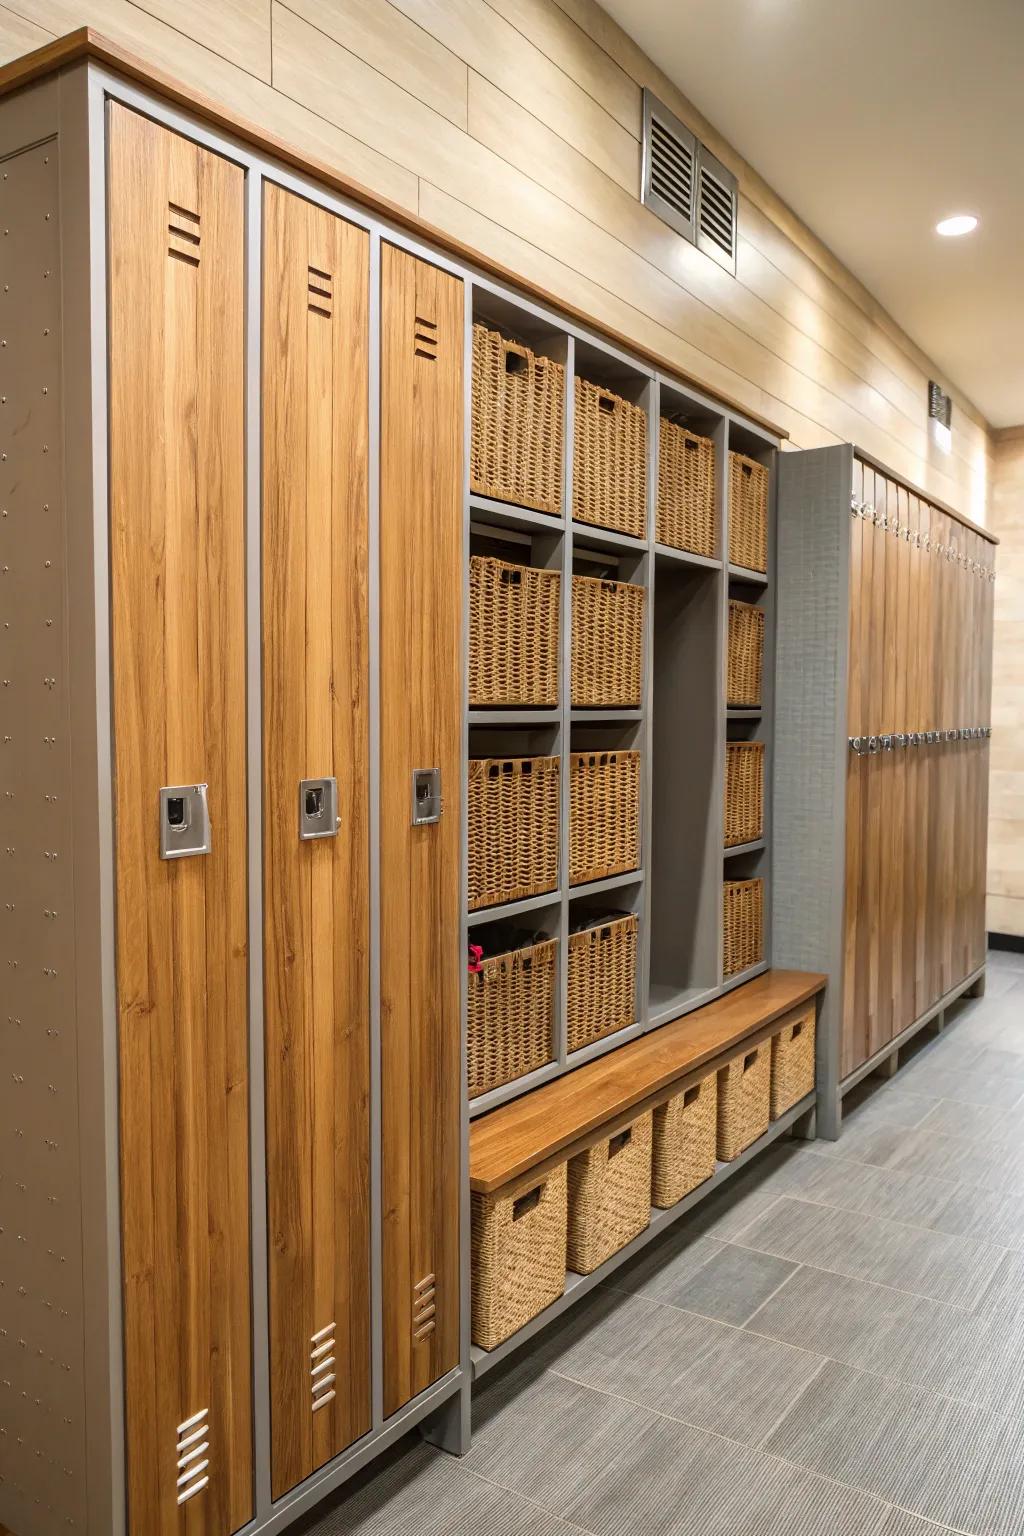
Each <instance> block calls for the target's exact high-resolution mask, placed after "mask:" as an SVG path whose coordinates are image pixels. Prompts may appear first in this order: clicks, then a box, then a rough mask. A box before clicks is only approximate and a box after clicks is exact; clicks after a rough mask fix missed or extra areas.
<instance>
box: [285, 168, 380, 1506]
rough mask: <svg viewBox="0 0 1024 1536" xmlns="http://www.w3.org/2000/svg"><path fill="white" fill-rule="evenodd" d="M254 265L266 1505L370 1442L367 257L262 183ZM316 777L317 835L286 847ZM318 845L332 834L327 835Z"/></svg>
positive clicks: (346, 231) (352, 236) (317, 213)
mask: <svg viewBox="0 0 1024 1536" xmlns="http://www.w3.org/2000/svg"><path fill="white" fill-rule="evenodd" d="M263 212H264V261H263V737H264V791H263V794H264V799H263V805H264V828H265V842H264V870H263V890H264V913H265V918H264V937H263V942H264V977H265V988H264V1025H265V1031H266V1102H267V1131H266V1134H267V1212H268V1233H269V1254H268V1263H269V1280H270V1399H271V1445H272V1457H271V1472H272V1479H271V1480H272V1492H273V1496H274V1497H275V1498H280V1497H281V1495H282V1494H284V1493H286V1492H287V1491H288V1490H289V1489H290V1488H293V1487H294V1486H295V1485H296V1484H297V1483H299V1482H301V1481H302V1479H303V1478H305V1477H308V1476H309V1475H310V1473H311V1472H313V1471H315V1470H316V1468H317V1467H320V1466H322V1465H323V1464H324V1462H326V1461H329V1460H330V1459H331V1457H333V1456H335V1455H337V1454H338V1453H339V1452H340V1451H342V1450H344V1449H345V1447H346V1446H347V1445H349V1444H351V1442H352V1441H353V1440H355V1439H357V1438H358V1437H359V1436H360V1435H362V1434H364V1433H365V1432H366V1431H367V1430H368V1429H369V1428H370V1424H371V1404H370V1104H369V1096H370V1018H369V987H370V981H369V925H370V919H369V809H368V792H369V782H368V774H369V746H368V692H369V663H368V645H369V616H368V592H367V561H368V489H367V482H368V408H369V407H368V381H369V333H368V327H369V316H368V311H369V259H370V258H369V236H368V235H367V234H366V233H365V231H363V230H360V229H357V228H356V227H355V226H354V225H352V224H349V223H347V222H345V221H344V220H343V219H340V218H337V217H336V216H335V215H334V214H331V213H328V212H327V211H326V210H325V209H323V208H318V207H316V206H315V205H314V204H312V203H310V202H307V201H306V200H305V199H303V198H300V197H298V196H296V195H295V194H293V193H290V192H286V191H285V190H284V189H283V188H281V187H279V186H276V185H274V184H273V183H271V182H267V183H265V192H264V210H263ZM316 778H334V779H336V781H337V789H338V817H339V820H340V826H339V827H338V829H337V835H336V836H325V837H323V838H320V839H316V840H312V841H300V840H299V784H300V781H303V780H307V779H316ZM326 830H327V831H328V832H330V831H331V830H333V829H331V828H327V829H326Z"/></svg>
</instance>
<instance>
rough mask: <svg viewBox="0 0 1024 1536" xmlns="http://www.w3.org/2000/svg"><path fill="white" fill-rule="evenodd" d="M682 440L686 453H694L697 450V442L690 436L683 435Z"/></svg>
mask: <svg viewBox="0 0 1024 1536" xmlns="http://www.w3.org/2000/svg"><path fill="white" fill-rule="evenodd" d="M683 442H684V443H685V445H686V451H687V453H696V452H697V444H696V443H695V442H694V440H693V438H692V437H684V438H683Z"/></svg>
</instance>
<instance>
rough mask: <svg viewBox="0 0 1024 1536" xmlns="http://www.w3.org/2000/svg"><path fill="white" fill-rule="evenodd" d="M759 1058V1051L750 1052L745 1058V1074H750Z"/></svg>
mask: <svg viewBox="0 0 1024 1536" xmlns="http://www.w3.org/2000/svg"><path fill="white" fill-rule="evenodd" d="M757 1056H758V1053H757V1051H750V1052H749V1054H748V1055H746V1056H744V1058H743V1070H744V1072H748V1071H749V1070H750V1068H751V1067H752V1066H753V1065H754V1062H755V1061H756V1060H757Z"/></svg>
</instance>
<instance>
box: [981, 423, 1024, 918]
mask: <svg viewBox="0 0 1024 1536" xmlns="http://www.w3.org/2000/svg"><path fill="white" fill-rule="evenodd" d="M992 525H993V530H994V531H995V532H996V533H998V534H999V537H1000V539H1001V541H1002V542H1001V544H1000V547H999V580H998V582H997V583H996V588H995V594H994V595H995V608H994V616H993V617H994V626H995V651H994V657H993V671H992V673H990V674H989V675H988V677H987V678H985V679H984V680H983V687H988V688H991V690H992V721H993V725H994V728H995V729H994V733H993V738H992V779H991V791H992V813H991V818H990V822H989V869H988V926H989V929H990V930H991V931H992V932H993V933H1008V934H1015V935H1017V936H1019V937H1021V938H1024V427H1015V428H1012V429H1010V430H1008V431H1006V432H1001V433H999V434H997V437H996V443H995V460H994V465H993V481H992Z"/></svg>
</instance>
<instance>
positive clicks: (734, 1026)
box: [469, 971, 828, 1194]
mask: <svg viewBox="0 0 1024 1536" xmlns="http://www.w3.org/2000/svg"><path fill="white" fill-rule="evenodd" d="M827 979H828V978H827V977H825V976H821V975H819V974H817V973H816V972H810V971H766V972H765V973H764V975H762V976H758V977H756V978H755V980H753V981H749V982H747V983H746V985H745V986H742V987H737V988H736V990H735V991H734V992H729V993H727V994H726V996H725V997H720V998H717V999H716V1000H715V1002H713V1003H709V1004H708V1005H707V1006H706V1007H704V1008H697V1009H695V1010H694V1012H693V1013H689V1014H686V1015H685V1016H684V1017H683V1018H681V1019H675V1020H674V1021H673V1022H672V1023H671V1024H664V1025H662V1026H661V1028H660V1029H656V1030H653V1031H652V1032H651V1033H650V1034H648V1035H644V1036H643V1037H642V1038H641V1039H639V1040H632V1041H630V1042H629V1044H628V1045H623V1046H620V1048H619V1049H618V1050H615V1051H610V1052H609V1053H608V1054H607V1055H605V1056H601V1057H599V1058H598V1059H597V1060H596V1061H591V1062H588V1063H587V1064H586V1065H585V1066H582V1067H578V1068H577V1069H576V1071H575V1072H569V1073H567V1074H566V1076H565V1077H560V1078H556V1080H555V1081H554V1082H551V1083H545V1084H544V1086H543V1087H541V1088H535V1089H534V1090H533V1092H532V1093H526V1094H524V1095H523V1096H522V1098H519V1099H514V1100H513V1101H512V1102H511V1103H510V1104H503V1105H501V1106H500V1108H498V1109H494V1110H492V1111H491V1112H490V1114H488V1115H483V1116H481V1118H480V1119H479V1120H476V1121H474V1123H473V1125H472V1127H471V1129H470V1138H469V1175H470V1187H471V1188H472V1189H473V1190H475V1191H477V1192H478V1193H481V1194H493V1192H494V1191H495V1190H497V1189H502V1188H504V1186H505V1185H507V1184H509V1183H511V1182H512V1181H513V1180H515V1179H517V1178H519V1177H520V1176H521V1175H522V1174H524V1173H529V1172H530V1171H531V1170H533V1169H535V1168H537V1167H538V1166H539V1165H541V1164H544V1163H545V1162H547V1161H549V1160H550V1159H551V1158H553V1157H554V1156H555V1155H556V1154H557V1153H560V1152H562V1151H564V1150H565V1149H566V1148H567V1147H572V1148H573V1149H574V1150H579V1149H580V1144H581V1143H585V1140H586V1138H587V1137H588V1136H591V1137H593V1136H594V1135H595V1134H596V1133H598V1132H600V1131H602V1130H603V1129H604V1128H605V1127H609V1131H611V1130H612V1129H614V1125H613V1122H614V1121H615V1120H616V1119H617V1118H618V1117H621V1116H623V1115H625V1114H627V1113H628V1112H629V1111H631V1110H633V1109H636V1108H637V1107H638V1106H646V1105H647V1104H648V1103H649V1101H651V1100H652V1099H653V1098H655V1097H656V1096H657V1095H658V1094H659V1093H660V1094H661V1095H662V1097H663V1098H664V1097H668V1095H667V1094H665V1093H664V1092H663V1090H665V1089H667V1088H672V1087H673V1086H678V1087H683V1086H688V1085H687V1083H686V1081H685V1080H686V1079H687V1078H692V1079H696V1078H697V1077H699V1076H701V1075H702V1071H701V1069H702V1068H705V1067H706V1066H707V1065H708V1063H709V1062H713V1061H715V1059H716V1058H722V1060H723V1061H724V1060H725V1059H726V1058H727V1057H728V1056H729V1055H730V1053H731V1054H735V1051H736V1048H737V1047H738V1046H739V1045H741V1044H744V1043H751V1044H753V1043H754V1042H755V1041H756V1040H757V1039H758V1038H761V1039H763V1038H764V1037H765V1036H766V1035H768V1034H770V1033H771V1026H772V1025H774V1024H775V1023H776V1022H777V1021H778V1020H779V1019H781V1018H782V1017H783V1016H784V1015H785V1014H787V1013H790V1012H791V1011H792V1010H793V1009H794V1008H798V1007H800V1005H801V1004H803V1003H806V1002H808V1001H809V999H810V998H812V997H814V996H816V994H817V993H819V992H821V991H822V990H823V989H824V987H825V984H826V982H827Z"/></svg>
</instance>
